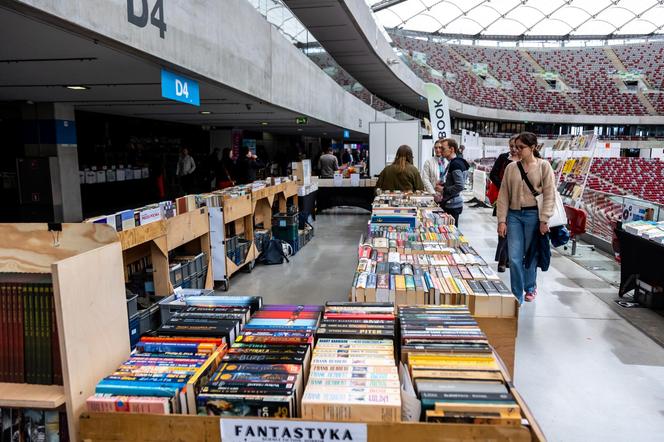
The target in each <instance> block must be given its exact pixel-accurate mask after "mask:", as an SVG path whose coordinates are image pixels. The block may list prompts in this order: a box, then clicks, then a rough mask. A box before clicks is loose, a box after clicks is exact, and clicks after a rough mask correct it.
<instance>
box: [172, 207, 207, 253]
mask: <svg viewBox="0 0 664 442" xmlns="http://www.w3.org/2000/svg"><path fill="white" fill-rule="evenodd" d="M209 233H210V220H209V218H208V209H207V207H202V208H200V209H196V210H192V211H190V212H186V213H183V214H182V215H178V216H174V217H173V218H169V219H168V220H166V238H167V244H168V250H174V249H176V248H178V247H180V246H182V245H184V244H186V243H188V242H191V241H193V240H195V239H198V238H200V237H202V236H204V235H208V234H209ZM205 252H206V253H208V254H209V250H206V251H205Z"/></svg>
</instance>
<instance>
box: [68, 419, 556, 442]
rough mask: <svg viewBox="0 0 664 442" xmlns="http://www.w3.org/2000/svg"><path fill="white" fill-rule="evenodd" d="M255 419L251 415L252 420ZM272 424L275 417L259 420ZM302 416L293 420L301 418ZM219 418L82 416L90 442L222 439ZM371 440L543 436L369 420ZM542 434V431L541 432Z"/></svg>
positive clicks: (525, 430) (521, 441) (522, 429)
mask: <svg viewBox="0 0 664 442" xmlns="http://www.w3.org/2000/svg"><path fill="white" fill-rule="evenodd" d="M249 419H251V418H247V420H249ZM254 420H257V421H259V422H260V423H261V424H263V425H266V424H269V422H270V421H271V419H259V418H255V419H254ZM298 420H299V419H292V421H298ZM220 421H221V419H220V418H219V417H213V416H185V415H181V416H176V415H170V416H168V415H166V416H158V415H147V414H144V415H139V414H123V413H115V414H113V413H89V414H85V415H83V416H81V423H82V424H81V437H82V438H83V439H84V440H86V441H90V442H104V441H118V440H132V441H136V442H144V441H145V442H147V441H151V442H160V441H163V442H170V441H176V440H178V441H179V440H182V441H184V440H186V441H189V442H213V441H214V442H218V441H220V440H222V439H221V429H220ZM366 425H367V441H368V442H403V441H418V442H419V441H422V442H452V441H459V440H469V441H470V440H472V441H491V440H493V441H516V442H529V441H539V440H542V441H543V440H545V439H543V438H542V439H540V438H539V437H538V434H537V433H536V432H535V431H533V429H531V428H529V427H526V426H519V427H509V426H496V425H466V424H428V423H422V422H402V423H380V422H370V423H367V424H366ZM539 433H540V434H541V432H539ZM222 442H223V441H222Z"/></svg>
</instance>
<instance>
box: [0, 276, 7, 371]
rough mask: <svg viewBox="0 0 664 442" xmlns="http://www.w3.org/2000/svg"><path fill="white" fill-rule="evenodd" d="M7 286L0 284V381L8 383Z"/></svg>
mask: <svg viewBox="0 0 664 442" xmlns="http://www.w3.org/2000/svg"><path fill="white" fill-rule="evenodd" d="M6 287H7V286H6V284H0V381H1V382H6V381H8V379H7V367H6V365H5V364H6V363H7V360H8V356H7V329H6V327H5V310H6V309H5V298H6V296H5V289H6Z"/></svg>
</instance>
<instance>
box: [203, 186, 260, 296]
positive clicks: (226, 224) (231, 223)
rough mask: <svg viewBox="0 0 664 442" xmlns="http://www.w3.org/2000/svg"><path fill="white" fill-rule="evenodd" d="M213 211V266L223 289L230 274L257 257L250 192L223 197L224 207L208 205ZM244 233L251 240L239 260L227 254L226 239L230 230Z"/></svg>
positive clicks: (216, 277) (210, 211)
mask: <svg viewBox="0 0 664 442" xmlns="http://www.w3.org/2000/svg"><path fill="white" fill-rule="evenodd" d="M208 209H209V213H210V241H211V249H212V268H213V278H214V281H215V282H216V281H218V282H220V283H221V288H222V289H223V290H228V288H229V287H230V282H229V279H230V277H231V276H232V275H233V274H234V273H236V272H237V271H238V270H240V269H241V268H243V267H245V266H246V267H248V269H249V270H251V269H252V268H253V266H254V264H255V260H256V246H255V244H254V220H253V218H254V212H253V205H252V199H251V195H250V194H247V195H242V196H238V197H234V198H231V197H224V198H223V200H222V206H221V207H208ZM230 231H234V232H235V234H236V235H243V236H244V239H245V240H247V241H250V246H249V250H248V252H247V256H246V257H245V259H244V261H243V262H242V263H240V264H236V263H235V262H233V261H231V260H230V259H229V258H228V256H227V255H226V239H227V238H228V237H229V232H230Z"/></svg>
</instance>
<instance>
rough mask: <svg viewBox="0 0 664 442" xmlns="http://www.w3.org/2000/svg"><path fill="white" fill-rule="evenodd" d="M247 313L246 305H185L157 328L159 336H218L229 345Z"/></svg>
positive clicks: (244, 320) (245, 318) (237, 333)
mask: <svg viewBox="0 0 664 442" xmlns="http://www.w3.org/2000/svg"><path fill="white" fill-rule="evenodd" d="M248 315H249V307H247V306H237V307H235V306H227V305H226V306H187V307H186V308H185V309H184V310H183V311H180V312H177V313H175V314H173V315H172V316H171V317H170V318H169V319H168V320H167V321H166V323H165V324H163V325H162V326H161V327H159V329H158V330H157V335H159V336H192V337H214V338H220V339H221V340H222V342H223V343H224V344H226V345H227V346H229V345H230V344H231V343H233V341H235V338H236V337H237V336H238V335H239V333H240V330H241V329H242V325H243V324H244V323H245V322H246V320H247V318H248Z"/></svg>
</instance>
